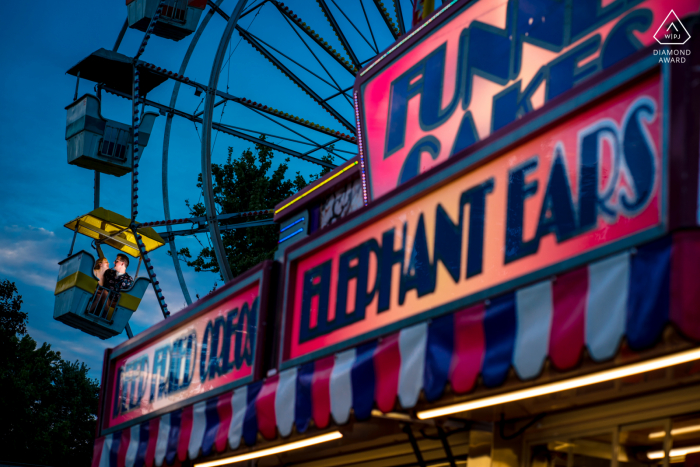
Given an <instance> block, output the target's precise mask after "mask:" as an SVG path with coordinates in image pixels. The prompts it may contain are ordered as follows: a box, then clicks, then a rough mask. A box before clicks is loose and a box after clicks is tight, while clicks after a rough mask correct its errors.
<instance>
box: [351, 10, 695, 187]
mask: <svg viewBox="0 0 700 467" xmlns="http://www.w3.org/2000/svg"><path fill="white" fill-rule="evenodd" d="M455 3H456V4H455ZM453 4H454V5H453ZM449 5H450V6H448V7H447V8H446V9H444V10H441V11H440V12H438V13H437V15H436V16H435V17H434V19H433V20H432V21H431V22H429V23H428V24H427V25H425V27H424V28H423V29H422V30H418V31H416V32H415V34H414V35H411V33H409V35H408V36H407V37H406V38H404V40H403V41H401V42H404V41H405V45H402V46H398V47H395V50H392V49H390V51H389V52H388V53H387V54H385V56H384V57H383V58H381V59H380V60H379V61H378V62H376V63H374V64H372V65H370V66H368V67H367V68H366V69H365V70H363V72H362V73H361V76H360V77H359V79H358V81H357V83H356V85H355V92H356V95H357V94H359V96H357V98H356V100H357V101H358V103H359V112H360V113H359V119H360V122H359V124H360V127H361V128H360V130H361V131H360V135H361V137H360V151H361V156H362V158H363V159H362V160H363V163H364V164H365V167H363V176H364V177H365V186H366V190H367V191H368V193H367V194H368V196H369V198H370V199H377V198H379V197H381V196H383V195H385V194H387V193H389V192H391V191H392V190H394V189H395V188H396V187H397V186H399V185H401V184H402V183H404V182H406V181H407V180H410V179H411V178H413V177H415V176H416V175H418V174H420V173H423V172H425V171H427V170H428V169H430V168H432V167H435V166H437V165H439V164H442V163H444V162H445V161H447V160H448V159H449V158H450V157H452V156H453V155H455V154H457V153H459V152H460V151H462V150H463V149H466V148H468V147H470V146H471V145H473V144H474V143H476V142H478V141H481V140H484V139H485V138H486V137H487V136H488V135H490V134H491V133H493V132H495V131H497V130H499V129H501V128H503V127H505V126H507V125H508V124H510V123H511V122H514V121H515V120H517V119H519V118H520V117H522V116H523V115H525V114H527V113H529V112H531V111H532V110H535V109H538V108H540V107H542V106H543V105H544V104H545V103H546V102H548V101H550V100H552V99H554V98H555V97H557V96H560V95H561V94H563V93H565V92H566V91H568V90H570V89H572V88H574V87H575V86H576V85H578V84H579V83H581V82H582V81H584V80H586V79H588V78H590V77H591V76H593V75H595V74H597V73H598V72H601V71H603V70H606V69H609V68H610V67H611V66H613V65H614V64H616V63H619V62H620V61H621V60H623V59H625V58H626V57H629V56H631V55H632V54H633V53H634V52H636V51H637V50H639V49H640V48H643V47H645V46H649V45H651V44H654V45H656V44H657V42H656V40H655V39H654V34H655V32H656V31H657V29H658V28H659V27H660V25H662V24H663V23H665V18H666V17H667V16H668V15H669V10H670V8H673V9H674V11H675V14H676V15H678V17H680V18H683V17H685V16H687V15H688V14H690V13H693V12H697V11H698V9H699V7H700V1H698V0H677V1H668V0H647V1H639V0H636V1H635V0H615V1H608V2H605V1H604V2H602V5H604V6H602V5H601V1H600V0H573V1H571V2H567V1H562V0H510V1H503V0H480V1H476V2H474V1H471V2H467V1H461V2H451V3H450V4H449ZM679 27H680V26H679Z"/></svg>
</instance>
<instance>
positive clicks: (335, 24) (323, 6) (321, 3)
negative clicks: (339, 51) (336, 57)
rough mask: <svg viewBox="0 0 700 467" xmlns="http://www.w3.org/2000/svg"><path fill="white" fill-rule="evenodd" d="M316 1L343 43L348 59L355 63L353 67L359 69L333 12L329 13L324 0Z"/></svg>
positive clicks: (358, 63) (357, 62)
mask: <svg viewBox="0 0 700 467" xmlns="http://www.w3.org/2000/svg"><path fill="white" fill-rule="evenodd" d="M317 1H318V5H319V6H320V7H321V9H322V10H323V14H325V15H326V18H327V19H328V22H329V23H331V28H333V31H334V32H335V33H336V34H337V35H338V39H339V40H340V43H341V44H343V47H344V48H345V51H346V52H347V53H348V56H350V60H352V63H353V64H354V65H355V68H357V69H358V70H359V69H360V61H359V60H358V59H357V55H355V52H354V51H353V50H352V47H350V43H349V42H348V39H347V38H346V37H345V34H343V31H342V30H341V29H340V26H339V25H338V22H337V21H336V20H335V18H334V17H333V14H332V13H331V10H330V9H329V8H328V5H326V2H325V0H317Z"/></svg>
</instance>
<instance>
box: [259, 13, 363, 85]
mask: <svg viewBox="0 0 700 467" xmlns="http://www.w3.org/2000/svg"><path fill="white" fill-rule="evenodd" d="M270 1H271V2H272V3H273V4H274V5H275V6H276V7H277V9H278V10H279V12H280V13H282V14H283V15H284V16H286V17H287V18H288V19H289V20H291V21H293V22H294V23H296V25H297V27H298V28H299V29H301V30H302V31H304V33H305V34H306V35H307V36H309V37H310V38H311V39H312V40H313V41H314V42H316V44H318V45H319V46H320V47H321V48H322V49H323V50H325V51H326V53H327V54H328V55H330V56H331V57H332V58H333V59H334V60H335V61H336V62H338V63H339V64H340V65H341V66H342V67H343V68H345V69H346V70H347V71H349V72H350V73H352V75H353V76H356V75H357V71H358V69H359V68H357V66H356V65H355V64H353V63H351V62H349V61H347V59H346V58H345V57H343V56H342V55H340V54H339V53H338V52H337V51H336V50H335V49H333V47H331V46H330V44H329V43H328V42H327V41H325V40H324V39H323V37H321V36H320V35H319V34H318V33H317V32H315V31H314V30H313V29H311V28H310V27H309V26H308V25H307V24H306V23H305V22H304V21H302V20H301V17H299V16H298V15H296V14H294V12H293V11H292V10H290V9H289V7H287V6H282V5H281V4H280V2H278V1H277V0H270ZM346 52H347V50H346ZM347 53H348V56H350V52H347Z"/></svg>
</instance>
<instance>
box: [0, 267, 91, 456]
mask: <svg viewBox="0 0 700 467" xmlns="http://www.w3.org/2000/svg"><path fill="white" fill-rule="evenodd" d="M21 305H22V297H21V296H20V295H18V291H17V287H16V286H15V284H14V283H12V282H10V281H8V280H4V281H2V282H0V334H1V336H0V339H1V341H2V349H1V352H0V388H2V389H1V390H0V411H1V413H2V418H3V423H0V459H1V460H4V461H12V462H22V463H29V464H44V465H51V466H57V467H59V466H64V465H65V466H69V465H70V466H81V465H82V466H89V465H90V461H91V459H92V446H93V440H94V437H95V420H96V414H97V404H98V396H99V384H98V383H97V381H96V380H94V379H90V378H88V368H87V367H86V366H85V364H84V363H78V362H77V361H76V362H73V363H71V362H67V361H65V360H63V359H62V358H61V354H60V352H55V351H53V350H51V346H50V345H49V344H47V343H44V344H43V345H41V346H40V347H39V346H37V342H36V341H35V340H34V339H32V338H31V337H30V336H29V335H27V313H23V312H22V311H20V308H21Z"/></svg>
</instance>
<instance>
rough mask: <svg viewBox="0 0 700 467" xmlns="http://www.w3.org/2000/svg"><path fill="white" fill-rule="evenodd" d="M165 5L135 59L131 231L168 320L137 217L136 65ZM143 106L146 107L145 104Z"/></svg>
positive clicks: (137, 126)
mask: <svg viewBox="0 0 700 467" xmlns="http://www.w3.org/2000/svg"><path fill="white" fill-rule="evenodd" d="M164 4H165V0H160V3H159V4H158V8H157V9H156V13H155V15H153V18H151V22H150V23H149V24H148V30H147V31H146V34H145V35H144V36H143V41H141V46H140V47H139V51H138V53H137V54H136V56H135V57H134V59H133V70H134V90H133V94H134V95H133V98H132V100H131V108H132V127H133V129H134V141H133V154H134V157H133V162H132V171H131V197H132V203H131V225H130V227H131V230H132V231H133V232H134V236H135V237H136V243H137V244H138V246H139V251H140V252H141V258H143V261H144V266H145V267H146V271H147V272H148V277H149V278H150V279H151V284H152V285H153V290H154V291H155V293H156V297H157V298H158V305H160V309H161V311H162V312H163V317H165V318H167V317H168V316H170V312H169V311H168V305H167V304H166V303H165V297H163V291H162V290H161V288H160V285H159V282H158V281H157V280H156V273H155V272H154V271H153V265H151V259H150V258H149V257H148V254H147V252H146V246H145V245H144V244H143V240H142V239H141V234H139V233H138V232H137V226H138V224H137V223H136V216H137V215H138V213H139V211H138V206H139V203H138V199H139V195H138V190H139V188H138V182H139V180H138V176H139V172H138V168H139V160H140V158H141V155H140V154H139V124H140V122H139V101H140V100H141V99H140V98H139V70H138V68H137V67H136V63H137V62H138V59H139V57H140V56H141V54H143V52H144V51H145V50H146V44H148V39H149V38H150V37H151V33H152V32H153V29H154V28H155V25H156V23H157V22H158V19H159V18H160V14H161V12H162V11H163V5H164ZM142 105H145V103H143V104H142Z"/></svg>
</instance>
